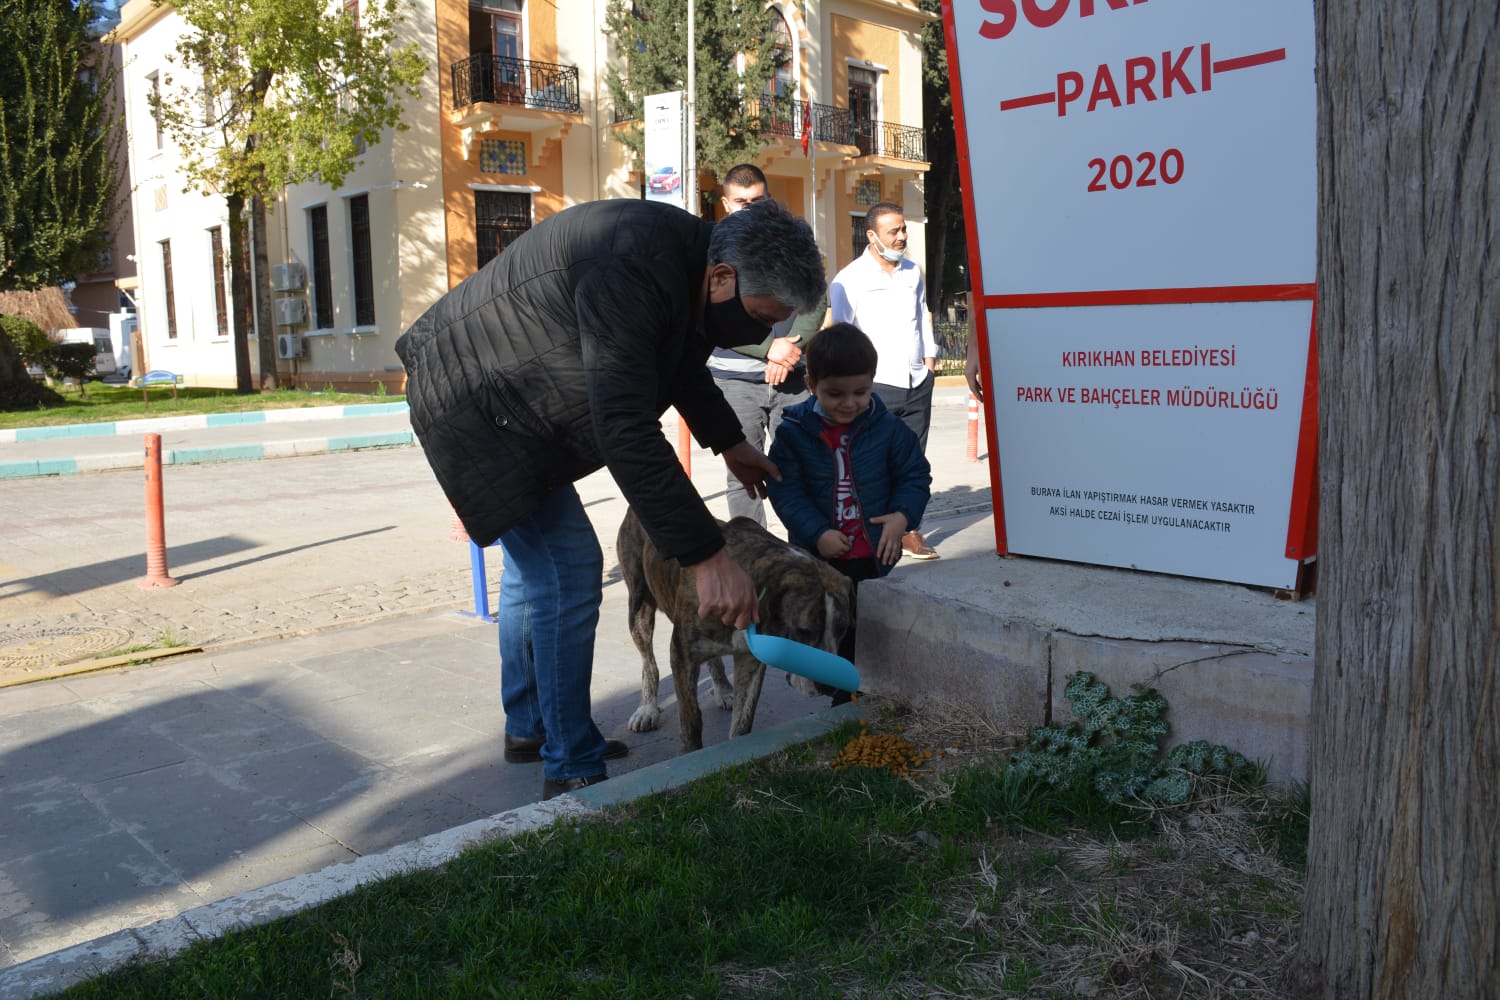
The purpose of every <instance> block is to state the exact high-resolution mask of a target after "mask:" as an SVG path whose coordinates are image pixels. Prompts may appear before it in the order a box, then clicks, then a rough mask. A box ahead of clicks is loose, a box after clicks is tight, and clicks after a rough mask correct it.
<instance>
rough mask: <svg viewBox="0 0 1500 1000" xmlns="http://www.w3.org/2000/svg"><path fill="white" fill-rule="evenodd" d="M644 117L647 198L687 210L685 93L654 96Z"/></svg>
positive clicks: (648, 100)
mask: <svg viewBox="0 0 1500 1000" xmlns="http://www.w3.org/2000/svg"><path fill="white" fill-rule="evenodd" d="M645 115H646V155H645V166H646V197H647V198H649V199H651V200H652V201H664V202H667V203H668V204H670V205H676V206H677V207H678V208H683V209H685V208H687V191H686V190H685V188H684V184H683V173H684V171H683V150H682V147H683V119H682V91H680V90H674V91H671V92H669V93H665V94H651V95H650V96H648V97H647V98H646V109H645Z"/></svg>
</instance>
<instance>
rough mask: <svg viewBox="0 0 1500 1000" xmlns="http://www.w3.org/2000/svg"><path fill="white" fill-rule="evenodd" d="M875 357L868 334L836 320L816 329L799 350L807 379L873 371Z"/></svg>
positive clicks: (819, 380)
mask: <svg viewBox="0 0 1500 1000" xmlns="http://www.w3.org/2000/svg"><path fill="white" fill-rule="evenodd" d="M878 357H879V355H878V354H877V353H876V351H875V345H874V344H873V343H872V342H871V341H870V338H869V337H867V336H865V334H864V331H863V330H861V329H860V328H859V327H857V326H855V325H854V324H853V323H835V324H833V325H832V326H830V327H828V329H826V330H819V331H818V335H817V336H815V337H813V339H812V343H810V344H808V345H807V350H806V351H804V352H803V353H802V360H803V361H805V362H806V363H807V380H808V381H809V382H821V381H822V380H823V379H825V378H844V377H846V376H849V375H874V374H875V362H876V360H877V359H878Z"/></svg>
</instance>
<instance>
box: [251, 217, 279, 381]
mask: <svg viewBox="0 0 1500 1000" xmlns="http://www.w3.org/2000/svg"><path fill="white" fill-rule="evenodd" d="M250 234H251V239H250V245H251V248H252V252H253V253H254V254H255V335H256V336H257V337H258V338H260V391H261V392H275V391H276V386H277V375H276V326H275V323H274V322H273V321H274V319H275V317H274V315H273V313H272V299H271V260H270V253H269V251H268V250H267V248H266V199H265V198H263V197H261V196H260V195H258V194H257V195H251V197H250Z"/></svg>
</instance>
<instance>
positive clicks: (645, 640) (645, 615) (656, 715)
mask: <svg viewBox="0 0 1500 1000" xmlns="http://www.w3.org/2000/svg"><path fill="white" fill-rule="evenodd" d="M650 590H651V588H650V587H648V586H646V581H645V580H644V579H642V580H641V581H640V584H639V586H632V587H631V588H630V638H631V640H632V641H633V642H634V643H635V648H636V650H637V651H638V652H639V653H640V654H641V704H640V707H639V708H637V709H636V710H635V712H634V713H632V714H631V716H630V721H629V722H627V723H625V725H626V728H628V729H629V730H630V731H631V732H632V733H644V732H648V731H649V730H652V729H655V728H656V726H657V723H658V722H660V720H661V703H660V701H659V700H658V698H657V688H658V687H659V686H660V684H661V669H660V668H659V667H658V666H657V665H656V649H655V647H654V645H653V644H654V642H655V639H656V602H655V601H653V600H651V594H650Z"/></svg>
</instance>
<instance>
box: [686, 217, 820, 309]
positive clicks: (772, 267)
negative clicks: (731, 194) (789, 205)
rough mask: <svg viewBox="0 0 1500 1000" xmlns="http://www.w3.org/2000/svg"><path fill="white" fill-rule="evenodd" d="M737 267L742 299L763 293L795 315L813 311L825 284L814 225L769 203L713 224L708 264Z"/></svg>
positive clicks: (736, 274) (710, 265) (709, 241)
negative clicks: (815, 240)
mask: <svg viewBox="0 0 1500 1000" xmlns="http://www.w3.org/2000/svg"><path fill="white" fill-rule="evenodd" d="M715 264H728V265H729V266H730V267H732V268H734V273H735V276H736V277H737V278H738V280H739V285H738V288H739V293H740V294H741V295H765V296H769V297H770V298H773V299H775V300H776V301H777V302H780V303H781V304H782V305H786V306H791V307H792V309H793V310H794V311H795V312H799V313H807V312H812V311H813V309H814V308H815V307H816V306H817V304H818V301H819V300H820V299H822V297H823V291H824V289H825V288H826V287H827V282H826V281H825V279H824V277H823V258H822V255H821V254H819V253H818V245H817V243H815V242H813V234H812V227H810V226H809V225H808V224H807V223H806V222H803V221H802V220H801V219H799V218H797V217H796V216H795V215H793V214H792V213H791V212H788V211H787V210H786V209H785V208H783V207H782V206H781V205H780V204H779V203H777V202H775V201H772V200H770V199H767V200H766V201H758V202H756V203H755V204H753V205H746V206H745V207H744V208H742V209H740V210H739V211H738V212H735V213H734V214H732V215H728V216H725V217H724V218H723V219H721V220H719V221H718V222H717V223H715V224H714V230H713V234H712V235H711V236H710V237H709V240H708V266H709V267H713V266H714V265H715Z"/></svg>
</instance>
